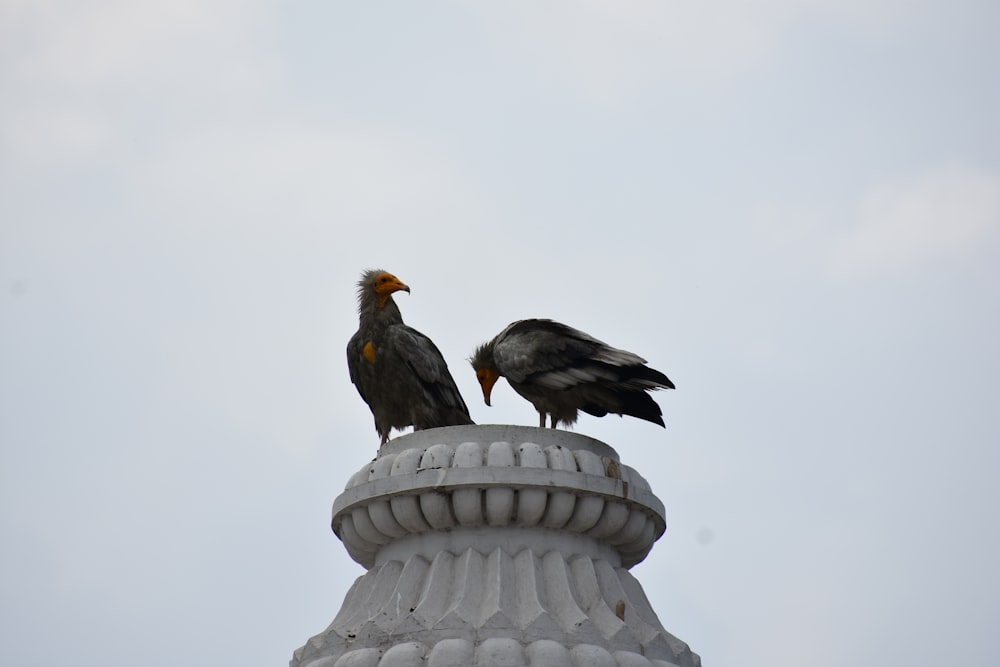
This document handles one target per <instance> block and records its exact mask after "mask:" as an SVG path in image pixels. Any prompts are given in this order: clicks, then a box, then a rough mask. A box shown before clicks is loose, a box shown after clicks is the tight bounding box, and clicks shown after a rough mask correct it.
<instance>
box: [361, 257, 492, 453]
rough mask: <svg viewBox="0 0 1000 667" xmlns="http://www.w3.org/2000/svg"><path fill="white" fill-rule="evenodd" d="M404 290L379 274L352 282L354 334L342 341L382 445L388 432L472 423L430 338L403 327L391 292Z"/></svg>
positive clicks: (397, 282)
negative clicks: (355, 314) (355, 291)
mask: <svg viewBox="0 0 1000 667" xmlns="http://www.w3.org/2000/svg"><path fill="white" fill-rule="evenodd" d="M399 290H404V291H406V292H409V291H410V288H409V287H408V286H406V285H405V284H403V282H402V281H401V280H400V279H399V278H397V277H396V276H394V275H392V274H391V273H386V272H385V271H382V270H371V271H365V272H364V273H363V274H362V275H361V280H359V281H358V319H359V320H360V324H359V326H358V330H357V332H356V333H355V334H354V335H353V336H352V337H351V340H350V342H348V343H347V368H348V370H349V371H350V373H351V382H353V383H354V385H355V386H356V387H357V388H358V393H359V394H361V398H363V399H364V401H365V403H367V404H368V407H369V408H371V411H372V415H373V416H374V417H375V430H376V431H378V434H379V436H380V437H381V438H382V440H381V442H380V443H379V444H380V446H381V445H384V444H385V443H386V442H388V440H389V431H390V430H392V429H394V428H395V429H403V428H406V427H407V426H413V429H414V430H415V431H420V430H422V429H427V428H436V427H438V426H453V425H457V424H472V423H473V421H472V419H471V418H470V417H469V409H468V408H467V407H466V406H465V401H463V400H462V395H461V394H460V393H459V392H458V387H456V386H455V380H454V379H453V378H452V377H451V373H449V372H448V364H447V363H445V360H444V357H443V356H441V352H440V351H438V349H437V347H436V346H435V345H434V343H433V342H431V339H430V338H428V337H427V336H425V335H423V334H422V333H420V332H419V331H417V330H416V329H413V328H411V327H408V326H406V325H405V324H403V316H402V315H401V314H400V312H399V307H398V306H397V305H396V302H395V301H394V300H393V298H392V295H393V293H394V292H398V291H399Z"/></svg>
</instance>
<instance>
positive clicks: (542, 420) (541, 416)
mask: <svg viewBox="0 0 1000 667" xmlns="http://www.w3.org/2000/svg"><path fill="white" fill-rule="evenodd" d="M538 417H539V420H538V428H545V413H544V412H542V411H541V410H539V411H538Z"/></svg>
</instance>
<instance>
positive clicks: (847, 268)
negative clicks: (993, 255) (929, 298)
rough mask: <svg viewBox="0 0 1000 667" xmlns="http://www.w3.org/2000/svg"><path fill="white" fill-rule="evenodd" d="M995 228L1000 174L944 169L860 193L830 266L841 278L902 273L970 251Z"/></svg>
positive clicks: (999, 221)
mask: <svg viewBox="0 0 1000 667" xmlns="http://www.w3.org/2000/svg"><path fill="white" fill-rule="evenodd" d="M998 229H1000V174H996V173H992V172H988V171H984V170H979V169H975V168H972V167H969V166H965V165H959V164H952V165H947V166H943V167H939V168H936V169H932V170H928V171H925V172H923V173H920V174H917V175H915V176H913V177H911V178H909V179H907V180H902V181H896V182H888V183H882V184H880V185H877V186H875V187H874V188H872V189H871V190H870V191H869V192H868V193H867V194H865V195H864V196H863V198H862V199H861V203H860V207H859V211H858V223H857V225H856V226H855V227H854V228H853V229H852V230H851V231H850V232H849V233H848V234H847V235H846V237H843V238H842V239H841V240H840V241H839V242H838V243H835V244H834V245H833V249H832V251H831V259H830V261H831V267H832V270H833V273H834V274H835V275H836V276H838V277H841V278H854V277H866V276H870V275H872V274H886V273H890V274H892V273H896V274H898V273H907V272H910V271H915V270H918V269H920V268H921V267H925V266H927V265H929V264H932V263H935V262H940V261H953V260H955V259H957V258H960V257H962V256H964V255H966V254H967V253H970V252H973V251H975V250H976V249H977V248H979V247H980V246H981V244H983V243H984V242H987V241H990V240H995V239H996V235H997V231H998Z"/></svg>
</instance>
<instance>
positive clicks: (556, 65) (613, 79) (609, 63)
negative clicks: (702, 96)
mask: <svg viewBox="0 0 1000 667" xmlns="http://www.w3.org/2000/svg"><path fill="white" fill-rule="evenodd" d="M468 4H469V5H470V8H471V9H472V10H474V11H477V12H479V13H480V15H481V17H482V19H483V22H484V24H485V25H487V26H489V30H490V31H491V32H492V33H493V38H494V41H495V43H496V45H497V48H498V49H501V50H503V51H507V52H508V54H514V55H515V56H516V57H520V58H522V59H523V60H524V61H525V63H526V64H528V65H530V67H531V69H532V73H533V75H535V76H538V77H539V78H541V79H543V80H546V82H549V83H551V82H556V83H558V84H561V85H563V86H566V87H568V88H569V89H570V90H571V91H574V92H575V93H576V94H577V95H579V96H580V97H582V98H584V99H585V100H586V101H588V102H591V103H594V104H599V105H613V104H615V103H617V102H619V101H620V98H621V97H622V96H625V97H630V96H633V95H635V94H637V93H639V92H640V91H642V90H645V89H648V88H649V87H650V86H651V85H653V84H656V83H661V82H672V83H674V84H680V85H685V86H696V87H702V86H705V85H706V84H708V85H712V84H717V83H728V82H730V81H732V80H733V79H734V78H736V77H740V76H741V75H744V74H746V73H747V72H750V71H753V70H754V69H757V68H759V67H763V66H766V65H768V64H769V63H771V62H773V61H775V60H776V59H777V54H778V53H779V52H780V49H781V48H782V45H783V41H784V38H785V36H786V35H787V34H789V33H790V32H791V31H793V30H796V29H799V28H800V27H801V26H803V25H804V24H805V23H806V22H809V21H812V22H815V21H817V20H818V21H822V22H823V24H824V25H835V24H836V25H842V26H846V27H847V28H848V30H850V31H856V32H857V33H858V34H862V35H867V36H871V37H878V36H880V35H883V34H884V33H885V29H886V28H888V27H890V26H891V27H892V29H893V30H895V31H896V32H897V33H898V32H899V31H900V30H902V29H903V28H904V24H905V23H906V22H908V21H911V20H919V17H920V16H921V15H922V14H923V12H921V10H920V7H919V6H914V5H913V3H911V4H910V5H906V6H902V7H901V6H900V5H901V3H900V2H899V0H878V1H877V2H864V3H862V2H856V1H853V0H852V1H848V2H843V3H836V4H831V3H827V2H822V1H821V0H806V1H805V2H803V1H801V0H764V1H762V2H753V3H746V2H742V1H740V0H722V2H715V3H685V2H669V1H663V0H584V1H582V2H563V1H560V0H548V1H542V2H521V3H468ZM924 4H926V3H923V2H920V3H917V5H924Z"/></svg>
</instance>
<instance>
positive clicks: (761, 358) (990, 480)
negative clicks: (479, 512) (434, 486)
mask: <svg viewBox="0 0 1000 667" xmlns="http://www.w3.org/2000/svg"><path fill="white" fill-rule="evenodd" d="M998 32H1000V4H997V3H996V2H992V1H991V0H984V1H981V2H976V1H973V0H951V1H949V2H944V1H943V0H917V1H915V2H912V1H910V2H903V1H902V0H864V1H862V0H846V1H844V2H836V3H834V2H829V1H819V0H806V1H801V2H791V1H790V0H763V1H760V2H737V1H735V0H723V1H722V2H719V3H715V4H704V3H701V4H698V3H676V2H666V1H664V2H655V1H653V0H635V1H623V0H615V1H611V0H607V1H596V0H592V1H580V2H554V1H540V2H507V3H482V2H463V1H460V0H454V1H440V2H423V3H404V2H369V3H364V4H360V3H330V2H315V1H305V2H295V3H276V2H266V1H256V2H235V1H231V2H230V1H221V2H204V1H202V0H198V1H195V0H176V1H174V2H158V3H149V2H134V1H124V0H122V1H116V0H109V1H105V2H92V1H88V0H74V1H72V2H69V1H67V2H59V1H49V2H47V1H44V0H31V1H28V0H0V100H2V103H0V452H2V463H0V541H2V548H0V664H4V665H20V666H22V667H33V666H38V667H48V666H49V665H56V664H73V665H75V666H78V667H91V666H94V667H97V666H101V667H117V666H121V667H125V666H129V667H131V666H132V665H136V664H143V665H145V666H146V667H161V666H162V667H177V666H178V665H183V666H185V667H196V666H198V665H222V664H232V665H260V666H261V667H264V666H273V665H284V664H286V663H287V661H288V659H289V658H290V657H291V654H292V651H293V650H294V649H296V648H297V647H299V646H301V645H302V644H303V643H304V642H305V641H306V640H307V639H308V638H309V637H310V636H312V635H315V634H317V633H319V632H320V631H322V630H323V629H324V628H325V627H326V626H327V625H328V624H329V622H330V621H331V620H332V619H333V617H334V616H335V615H336V613H337V611H338V610H339V609H340V604H341V602H342V600H343V597H344V594H345V592H346V590H347V588H348V587H349V586H350V584H351V583H352V582H353V581H354V579H355V578H356V577H358V576H360V575H361V574H362V573H363V571H362V569H361V567H360V566H359V565H357V564H355V563H354V562H353V561H351V560H350V559H349V558H348V557H347V555H346V552H345V551H344V549H343V548H342V545H341V544H340V542H339V541H338V540H337V539H336V537H335V536H334V535H333V533H332V532H331V531H330V528H329V519H330V515H329V513H330V506H331V504H332V502H333V499H334V498H335V497H336V496H337V495H338V494H339V492H340V491H341V490H342V489H343V487H344V484H345V483H346V482H347V479H348V477H349V476H350V474H352V473H353V472H354V471H356V470H357V469H359V468H361V467H362V466H363V465H365V463H366V462H368V461H369V460H370V459H371V458H372V457H373V456H374V455H375V452H376V448H377V444H378V436H377V434H376V432H375V430H374V427H373V424H372V419H371V415H370V413H369V411H368V409H367V406H365V404H364V403H363V402H362V401H361V399H360V398H359V397H358V395H357V393H356V391H355V389H354V387H353V386H352V385H351V383H350V380H349V378H348V374H347V368H346V362H345V354H344V348H345V346H346V343H347V340H348V338H349V337H350V336H351V334H352V333H353V332H354V330H355V329H356V327H357V315H356V307H355V281H356V280H357V278H358V275H359V274H360V273H361V271H362V270H364V269H366V268H371V267H381V268H385V269H387V270H389V271H392V272H393V273H395V274H396V275H397V276H399V277H400V278H401V279H402V280H404V281H405V282H407V283H408V284H409V285H410V286H411V287H412V294H410V295H405V294H403V295H401V296H399V297H398V299H397V301H398V303H399V305H400V308H401V310H402V312H403V316H404V318H405V319H406V321H407V322H408V323H409V324H411V325H412V326H414V327H416V328H417V329H419V330H421V331H422V332H424V333H425V334H427V335H429V336H430V337H431V338H433V339H434V341H435V342H436V343H437V345H438V347H440V348H441V350H442V352H443V353H444V355H445V357H446V359H447V361H448V363H449V366H450V368H451V370H452V373H453V375H454V376H455V378H456V381H457V382H458V386H459V388H460V389H461V391H462V392H463V394H464V396H465V399H466V402H467V403H468V404H469V407H470V411H471V413H472V416H473V418H474V419H475V420H476V421H478V422H480V423H512V424H525V425H533V424H536V423H537V422H536V419H537V416H536V414H535V412H534V410H533V409H532V407H531V405H530V404H529V403H527V402H526V401H524V400H523V399H521V398H520V397H519V396H517V395H516V394H515V393H514V392H513V391H512V390H511V389H510V387H509V386H507V385H506V384H500V385H498V387H497V388H496V390H495V391H494V394H493V404H494V407H492V408H488V407H486V406H485V405H484V404H483V402H482V397H481V394H480V393H479V388H478V385H477V384H476V381H475V377H474V375H473V373H472V370H471V368H470V367H469V365H468V363H467V362H466V361H465V359H466V357H468V356H469V355H470V354H471V353H472V351H473V349H474V348H475V346H476V345H477V344H478V343H480V342H483V341H484V340H487V339H489V338H490V337H492V336H493V335H495V334H496V333H497V332H499V331H500V330H501V329H502V328H503V327H504V326H506V325H507V324H508V323H509V322H511V321H513V320H516V319H521V318H525V317H551V318H554V319H557V320H560V321H563V322H565V323H567V324H570V325H572V326H575V327H578V328H580V329H583V330H585V331H587V332H589V333H590V334H592V335H594V336H596V337H598V338H600V339H602V340H605V341H607V342H608V343H610V344H612V345H615V346H618V347H623V348H625V349H628V350H631V351H634V352H636V353H638V354H641V355H642V356H644V357H645V358H647V359H648V360H649V362H650V365H652V366H653V367H655V368H658V369H660V370H662V371H664V372H665V373H666V374H667V375H669V376H670V378H671V379H672V380H673V381H674V382H675V383H676V384H677V391H675V392H661V393H659V394H657V396H656V398H657V399H658V401H659V403H660V404H661V406H662V407H663V410H664V413H665V418H666V421H667V428H666V430H663V429H660V428H658V427H656V426H654V425H651V424H648V423H646V422H642V421H639V420H635V419H619V418H618V417H614V416H612V417H607V418H604V419H596V418H593V417H590V416H586V415H584V416H582V417H581V419H580V422H579V423H578V424H577V427H576V430H577V431H578V432H579V433H582V434H585V435H589V436H592V437H595V438H598V439H600V440H603V441H604V442H606V443H608V444H609V445H611V446H612V447H615V448H616V449H617V450H618V452H619V453H620V454H621V457H622V460H623V462H624V463H626V464H628V465H631V466H633V467H635V468H636V469H638V470H639V471H640V472H641V473H642V474H643V475H644V476H645V477H646V478H647V479H648V480H649V482H650V484H651V485H652V488H653V491H654V492H655V493H656V494H657V495H658V496H659V498H660V499H661V500H662V501H663V503H664V505H665V506H666V511H667V519H668V528H667V532H666V534H665V535H664V536H663V538H662V539H661V540H660V542H659V543H658V544H657V546H656V547H654V549H653V551H652V553H651V554H650V556H649V557H648V558H647V560H646V561H645V562H644V563H642V564H640V565H639V566H637V567H636V568H635V569H634V570H633V573H634V574H635V575H636V576H637V578H638V579H639V581H640V582H641V583H642V584H643V586H644V588H645V591H646V593H647V595H648V597H649V598H650V601H651V603H652V604H653V607H654V609H655V610H656V611H657V613H658V614H659V617H660V620H661V621H662V622H663V625H664V626H665V627H666V628H667V629H668V630H669V631H670V632H672V633H673V634H675V635H677V636H679V637H681V638H682V639H683V640H685V641H687V642H688V643H689V644H690V645H691V647H692V648H693V649H694V650H695V651H696V652H698V653H699V654H701V656H702V659H703V661H704V664H705V665H706V667H723V666H725V665H748V666H753V665H767V666H768V667H801V666H802V665H809V666H810V667H840V666H842V665H845V664H857V663H859V662H864V663H866V664H876V665H907V666H912V667H920V666H925V665H926V666H927V667H931V666H934V667H937V666H939V665H963V667H994V666H995V665H996V649H995V642H994V635H995V630H994V628H993V625H994V622H995V621H996V620H997V619H998V618H1000V575H998V566H997V563H1000V535H998V524H1000V521H998V518H997V514H998V509H1000V489H998V477H1000V447H998V445H1000V427H998V426H997V414H996V412H997V409H998V408H997V406H998V405H1000V382H998V377H1000V344H998V343H997V340H1000V335H998V334H1000V130H998V127H1000V126H998V122H997V119H998V118H1000V75H998V69H997V63H1000V45H998V40H997V38H996V35H997V34H998Z"/></svg>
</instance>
